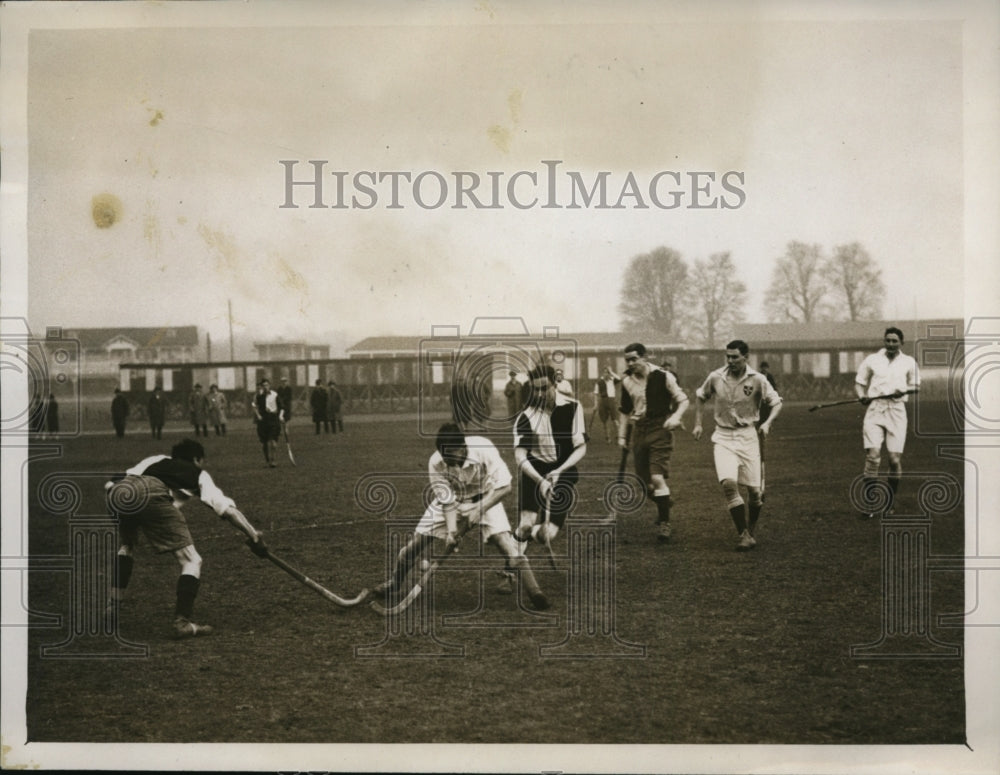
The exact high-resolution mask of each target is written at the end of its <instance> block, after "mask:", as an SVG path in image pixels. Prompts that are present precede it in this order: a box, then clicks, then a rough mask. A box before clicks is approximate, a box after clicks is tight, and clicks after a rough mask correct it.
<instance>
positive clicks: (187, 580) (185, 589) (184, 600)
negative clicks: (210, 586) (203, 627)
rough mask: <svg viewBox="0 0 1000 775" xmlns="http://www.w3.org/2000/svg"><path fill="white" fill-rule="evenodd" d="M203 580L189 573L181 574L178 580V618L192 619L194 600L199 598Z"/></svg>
mask: <svg viewBox="0 0 1000 775" xmlns="http://www.w3.org/2000/svg"><path fill="white" fill-rule="evenodd" d="M199 586H201V580H200V579H199V578H197V577H196V576H190V575H188V574H187V573H184V574H181V577H180V578H179V579H177V610H176V614H177V616H182V617H184V618H185V619H190V618H191V617H192V615H193V614H194V599H195V598H196V597H197V596H198V587H199Z"/></svg>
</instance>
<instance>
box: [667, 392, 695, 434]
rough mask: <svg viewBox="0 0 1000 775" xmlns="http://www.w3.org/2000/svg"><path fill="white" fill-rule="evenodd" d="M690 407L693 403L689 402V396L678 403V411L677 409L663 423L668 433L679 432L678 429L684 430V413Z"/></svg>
mask: <svg viewBox="0 0 1000 775" xmlns="http://www.w3.org/2000/svg"><path fill="white" fill-rule="evenodd" d="M690 405H691V401H690V400H688V397H687V396H684V399H683V400H681V401H678V402H677V409H675V410H674V413H673V414H672V415H670V416H669V417H668V418H667V419H666V422H664V423H663V427H664V428H666V429H667V430H668V431H674V430H677V429H678V428H683V427H684V413H685V412H686V411H687V410H688V406H690Z"/></svg>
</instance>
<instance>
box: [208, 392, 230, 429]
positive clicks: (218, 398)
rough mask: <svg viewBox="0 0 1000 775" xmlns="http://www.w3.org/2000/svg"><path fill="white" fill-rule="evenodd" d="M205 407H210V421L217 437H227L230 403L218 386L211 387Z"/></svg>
mask: <svg viewBox="0 0 1000 775" xmlns="http://www.w3.org/2000/svg"><path fill="white" fill-rule="evenodd" d="M205 405H206V406H207V407H208V421H209V422H210V423H212V427H214V428H215V435H216V436H225V435H226V410H227V409H228V408H229V401H228V399H227V398H226V394H225V393H223V392H222V391H221V390H219V386H218V385H209V387H208V395H207V396H205Z"/></svg>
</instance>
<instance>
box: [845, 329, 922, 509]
mask: <svg viewBox="0 0 1000 775" xmlns="http://www.w3.org/2000/svg"><path fill="white" fill-rule="evenodd" d="M882 344H883V345H884V347H883V348H882V349H881V350H879V351H878V352H877V353H873V354H871V355H869V356H868V357H867V358H865V359H864V360H863V361H862V362H861V366H859V367H858V375H857V378H856V379H855V381H854V392H855V393H856V394H857V396H858V400H859V401H860V402H861V403H862V404H864V405H865V406H867V407H868V410H867V411H866V412H865V419H864V422H863V424H862V426H861V430H862V436H863V438H864V445H865V468H864V478H865V482H864V487H865V491H866V492H870V490H871V488H873V487H874V486H875V482H876V480H877V478H878V472H879V467H880V466H881V464H882V445H883V444H884V445H885V449H886V452H887V453H888V456H889V475H888V483H889V499H888V505H887V507H886V509H885V512H884V513H892V504H893V501H894V500H895V498H896V492H897V490H899V480H900V477H901V475H902V473H903V463H902V457H903V446H904V444H905V442H906V402H907V396H906V391H914V390H916V389H917V388H918V387H919V386H920V375H919V374H918V373H917V362H916V361H915V360H914V359H913V358H912V357H910V356H909V355H906V354H905V353H904V352H902V347H903V332H902V331H900V330H899V329H898V328H896V327H895V326H890V327H889V328H887V329H886V330H885V334H884V335H883V338H882ZM889 395H891V396H893V398H883V399H880V400H878V401H872V398H874V397H875V396H889ZM865 500H866V501H870V502H875V501H877V500H878V498H876V497H874V495H870V496H868V497H866V498H865ZM876 516H880V515H879V513H877V512H869V511H866V512H862V514H861V515H860V516H859V519H874V518H875V517H876Z"/></svg>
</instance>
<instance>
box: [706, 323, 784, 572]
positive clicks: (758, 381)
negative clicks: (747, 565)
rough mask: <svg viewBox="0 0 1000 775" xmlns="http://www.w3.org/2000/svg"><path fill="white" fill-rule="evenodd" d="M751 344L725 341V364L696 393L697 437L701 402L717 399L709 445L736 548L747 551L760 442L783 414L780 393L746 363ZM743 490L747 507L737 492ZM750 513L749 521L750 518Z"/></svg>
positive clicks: (757, 501)
mask: <svg viewBox="0 0 1000 775" xmlns="http://www.w3.org/2000/svg"><path fill="white" fill-rule="evenodd" d="M749 352H750V347H749V345H747V343H746V342H744V341H742V340H741V339H735V340H733V341H732V342H730V343H729V344H727V345H726V365H725V366H723V367H722V368H721V369H716V370H715V371H713V372H712V373H711V374H709V375H708V377H707V378H706V379H705V382H704V383H703V384H702V386H701V387H699V388H698V390H697V391H696V394H695V395H697V397H698V401H697V403H696V405H695V419H694V429H693V430H692V431H691V433H692V435H693V436H694V437H695V439H700V438H701V433H702V429H701V413H702V407H703V406H704V404H705V402H707V401H708V400H709V399H710V398H712V397H714V398H715V432H714V433H713V434H712V443H713V444H714V445H715V446H714V455H715V472H716V474H717V475H718V477H719V482H720V483H721V484H722V492H723V494H724V495H725V497H726V506H727V507H728V508H729V514H730V516H731V517H732V518H733V524H734V525H735V526H736V533H737V544H736V551H738V552H746V551H749V550H750V549H753V548H754V547H755V546H756V545H757V539H756V538H755V535H754V533H755V531H756V528H757V520H758V519H759V518H760V512H761V508H762V507H763V505H764V501H763V498H762V497H761V487H760V485H761V482H760V442H759V441H758V434H760V437H761V438H767V435H768V434H769V433H770V432H771V425H772V424H773V423H774V421H775V420H776V419H777V417H778V415H779V414H780V413H781V396H779V395H778V391H776V390H775V389H774V388H773V387H771V383H770V382H768V381H767V378H766V377H765V376H764V375H763V374H761V373H760V372H759V371H756V370H755V369H752V368H750V367H749V366H748V365H747V354H748V353H749ZM763 404H767V405H768V406H769V407H770V409H771V412H770V414H769V415H768V417H767V419H766V420H764V421H763V422H761V423H760V426H759V427H756V424H757V422H758V421H759V420H760V408H761V406H762V405H763ZM741 485H742V486H744V487H746V489H747V494H748V497H749V500H750V503H749V509H748V508H747V504H746V503H745V502H744V500H743V497H742V495H740V486H741ZM748 516H749V519H748Z"/></svg>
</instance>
